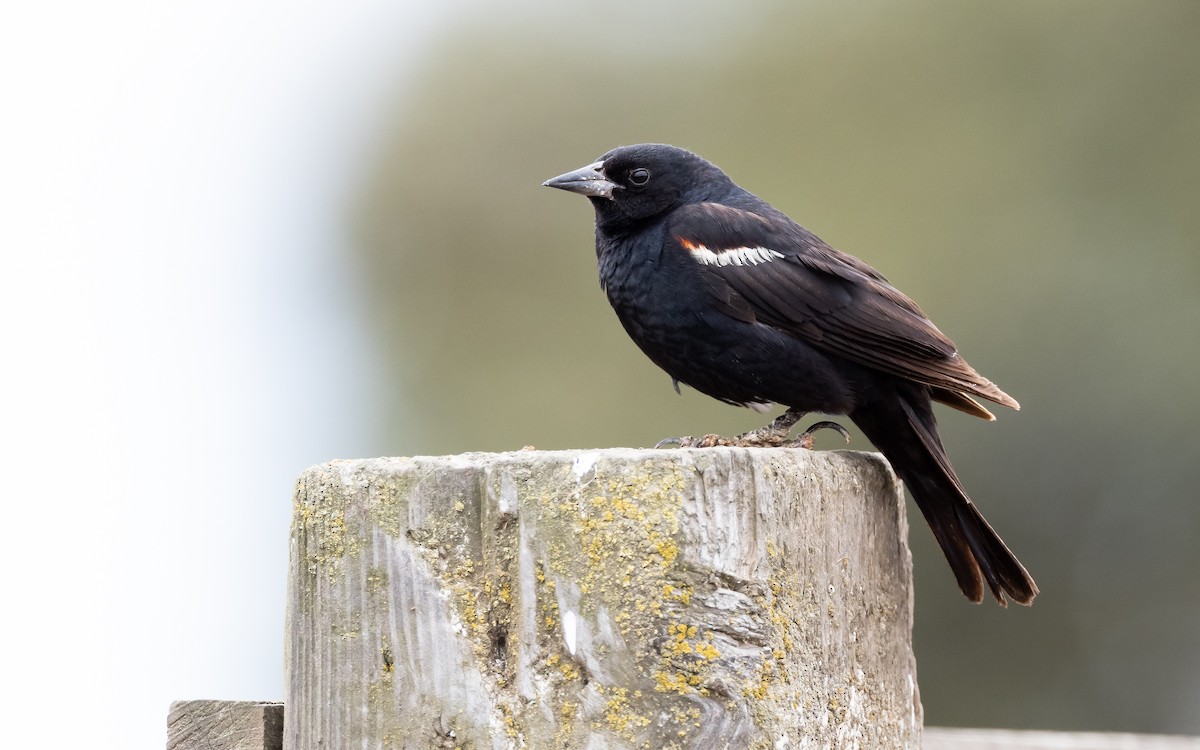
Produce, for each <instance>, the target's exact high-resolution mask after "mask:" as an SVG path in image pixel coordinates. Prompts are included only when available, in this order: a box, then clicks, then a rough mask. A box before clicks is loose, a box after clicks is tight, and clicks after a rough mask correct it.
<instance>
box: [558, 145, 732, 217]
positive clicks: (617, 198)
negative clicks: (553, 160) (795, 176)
mask: <svg viewBox="0 0 1200 750" xmlns="http://www.w3.org/2000/svg"><path fill="white" fill-rule="evenodd" d="M542 184H543V185H545V186H546V187H553V188H559V189H560V190H568V191H570V192H572V193H579V194H580V195H585V196H587V197H588V198H589V199H590V200H591V201H592V205H593V206H595V208H596V221H597V223H598V224H599V225H600V226H601V227H607V228H619V227H620V226H622V225H633V224H639V223H641V222H642V221H644V220H646V219H651V218H653V217H655V216H658V215H660V214H663V213H665V212H667V211H669V210H671V209H672V208H674V207H676V206H679V205H682V204H685V203H692V202H697V201H703V200H709V199H711V197H712V196H714V195H718V194H720V193H721V192H722V191H727V190H728V189H729V188H730V187H731V186H732V185H733V183H732V182H730V180H729V178H728V177H726V176H725V173H724V172H722V171H721V170H720V169H717V168H716V167H715V166H713V165H712V164H710V163H709V162H707V161H705V160H704V159H701V158H700V157H699V156H696V155H695V154H693V153H692V152H691V151H685V150H684V149H681V148H676V147H675V146H667V145H665V144H661V143H643V144H640V145H637V146H621V147H620V148H615V149H613V150H612V151H609V152H608V153H607V154H605V155H604V156H601V157H600V158H599V159H598V160H597V161H595V162H593V163H592V164H589V165H587V166H586V167H581V168H580V169H576V170H574V171H572V172H567V173H566V174H561V175H559V176H558V177H554V178H552V179H549V180H546V181H545V182H544V183H542Z"/></svg>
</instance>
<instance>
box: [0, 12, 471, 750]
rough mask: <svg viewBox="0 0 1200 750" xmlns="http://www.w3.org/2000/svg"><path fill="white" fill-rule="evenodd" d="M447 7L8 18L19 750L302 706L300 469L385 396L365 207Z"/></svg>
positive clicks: (7, 452) (12, 598) (3, 58)
mask: <svg viewBox="0 0 1200 750" xmlns="http://www.w3.org/2000/svg"><path fill="white" fill-rule="evenodd" d="M430 5H431V4H426V3H395V2H384V1H383V0H368V1H367V2H357V3H342V2H333V1H332V0H317V1H316V2H301V3H295V2H289V3H283V2H256V3H242V2H228V1H227V0H225V1H218V2H213V1H212V0H205V2H195V1H193V0H188V1H186V2H173V3H153V2H147V1H144V0H142V1H138V0H125V1H124V2H111V3H101V4H96V3H80V2H67V3H25V4H20V5H19V6H17V4H9V5H8V6H7V7H6V8H5V10H3V11H0V91H2V95H3V110H4V115H3V117H2V120H0V196H2V200H3V203H2V204H0V205H3V219H2V220H0V251H2V252H3V259H4V260H3V264H4V269H3V272H2V274H0V311H2V313H0V320H2V321H3V327H4V335H3V340H4V366H3V369H2V370H0V379H2V387H0V394H2V398H3V418H2V420H0V424H2V426H0V431H2V432H0V435H2V445H0V448H2V453H0V455H2V456H3V465H4V474H5V477H6V478H5V481H4V489H3V492H4V495H5V497H4V507H5V513H4V517H5V522H4V531H3V535H4V542H3V544H0V555H3V558H2V559H3V562H4V567H3V569H4V571H5V572H6V574H7V575H6V578H7V581H8V587H9V590H8V593H7V595H6V597H5V614H4V617H3V619H2V622H3V624H4V630H5V633H4V635H3V641H2V642H3V644H4V645H3V650H4V654H3V661H2V663H3V665H4V667H3V669H4V672H5V678H4V684H5V685H6V687H7V688H8V689H7V690H6V692H8V693H10V694H9V696H8V697H6V699H5V702H4V709H3V713H4V714H5V716H4V722H3V723H4V725H5V740H4V742H5V745H6V746H7V747H13V748H18V747H46V746H60V747H89V748H110V747H111V748H118V747H119V748H134V747H162V746H163V743H164V742H165V739H166V731H165V725H166V717H167V708H168V704H169V703H170V702H171V701H172V700H178V699H189V698H221V699H255V700H279V699H281V698H282V693H283V691H282V675H283V653H282V642H283V631H282V629H283V614H284V582H285V576H286V565H287V529H288V521H289V513H290V491H291V488H292V484H293V482H294V480H295V478H296V476H297V475H298V474H299V473H300V472H301V471H302V470H303V469H304V468H306V467H307V466H309V465H311V464H314V463H318V462H322V461H326V460H329V459H332V458H336V457H347V456H356V455H361V454H363V453H364V452H365V451H366V450H367V447H368V446H369V445H370V437H371V435H370V432H371V428H370V422H369V419H370V415H369V414H367V413H364V412H363V411H362V410H363V408H364V407H363V406H362V405H363V404H368V403H370V399H363V398H361V397H360V396H361V395H362V393H363V391H364V389H365V390H368V391H369V390H370V389H375V388H380V387H383V384H381V383H380V382H378V381H379V380H380V379H381V378H380V376H378V370H377V368H375V367H374V365H373V363H372V362H370V361H364V358H365V357H369V356H370V355H369V353H367V352H368V351H369V350H368V349H367V348H366V347H364V346H360V345H359V343H358V341H357V340H356V339H357V338H358V337H359V335H360V334H359V333H358V332H359V331H360V330H361V328H362V326H361V325H360V321H359V320H358V319H357V318H356V316H357V315H358V314H359V307H358V306H357V305H356V293H355V289H354V288H353V285H352V283H353V282H352V279H351V277H350V275H349V273H348V272H347V270H346V268H345V265H344V264H343V263H342V262H341V261H340V259H339V258H340V256H342V255H343V253H344V248H345V245H346V241H345V228H344V226H343V220H344V219H343V217H344V214H345V207H346V205H347V204H348V203H349V201H350V199H351V191H352V190H353V189H354V188H355V187H356V183H357V181H358V180H359V177H360V174H359V172H360V171H361V170H362V169H363V168H365V165H364V164H363V163H362V162H363V160H364V159H365V158H366V154H367V153H368V152H369V145H370V143H371V142H372V136H373V130H372V129H373V128H374V127H377V126H378V125H379V121H380V119H381V118H380V110H381V108H383V107H385V106H387V105H388V104H389V103H391V102H392V101H394V100H393V99H392V98H391V97H392V96H394V93H395V92H396V91H399V90H401V89H402V88H403V85H404V81H403V80H402V76H403V74H404V72H405V69H406V66H408V64H409V63H411V61H413V60H415V59H416V58H417V55H418V54H419V49H420V45H421V43H422V40H423V39H427V38H428V32H429V31H431V30H432V29H433V28H434V27H435V22H436V19H435V16H436V17H437V18H445V17H448V16H449V14H451V13H454V12H457V10H460V9H461V7H462V6H463V3H441V4H439V5H438V6H437V10H436V12H434V11H432V10H431V7H430ZM398 76H401V78H398ZM372 373H375V375H374V376H373V375H372ZM350 393H354V394H355V396H356V397H355V398H350V397H348V394H350ZM14 694H15V696H14Z"/></svg>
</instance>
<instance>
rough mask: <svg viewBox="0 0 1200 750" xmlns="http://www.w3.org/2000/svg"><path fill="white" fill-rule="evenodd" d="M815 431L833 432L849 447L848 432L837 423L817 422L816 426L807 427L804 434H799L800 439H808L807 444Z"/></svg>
mask: <svg viewBox="0 0 1200 750" xmlns="http://www.w3.org/2000/svg"><path fill="white" fill-rule="evenodd" d="M817 430H833V431H834V432H836V433H837V434H839V435H841V436H842V439H843V440H845V441H846V445H850V431H849V430H847V429H846V428H845V427H842V426H841V425H840V424H838V423H837V422H829V421H825V422H817V423H816V424H814V425H813V426H811V427H809V428H808V429H807V430H805V431H804V432H802V433H800V437H801V438H804V437H807V438H808V439H809V442H812V434H813V433H814V432H816V431H817Z"/></svg>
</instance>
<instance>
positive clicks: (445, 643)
mask: <svg viewBox="0 0 1200 750" xmlns="http://www.w3.org/2000/svg"><path fill="white" fill-rule="evenodd" d="M902 497H903V496H902V494H901V492H900V487H899V484H898V483H897V481H896V479H895V477H894V475H893V474H892V473H891V470H890V469H889V467H888V466H887V464H886V462H884V461H883V460H882V458H880V457H879V456H877V455H874V454H864V453H850V452H810V451H804V450H790V449H742V448H712V449H705V450H659V451H654V450H631V449H613V450H597V451H562V452H542V451H521V452H515V453H504V454H466V455H461V456H451V457H443V458H396V459H376V460H365V461H336V462H333V463H329V464H324V465H321V466H317V467H314V468H312V469H310V470H308V471H307V472H306V473H305V474H304V475H303V476H302V477H301V479H300V481H299V484H298V487H297V490H296V499H295V513H294V517H293V524H292V538H291V563H290V575H289V584H288V585H289V596H288V613H287V631H286V675H285V690H286V704H287V716H286V719H285V728H284V747H285V748H287V749H288V750H306V749H308V748H317V747H328V748H342V747H371V748H477V749H482V748H496V749H500V748H518V747H524V748H535V749H538V748H614V749H616V748H656V749H657V748H680V749H682V748H783V747H792V748H800V747H829V748H841V747H855V748H863V749H864V750H865V749H866V748H901V747H919V746H920V734H921V724H922V716H921V704H920V700H919V698H918V693H917V682H916V672H915V665H914V660H913V655H912V649H911V630H912V579H911V560H910V557H909V552H908V547H907V543H906V538H907V524H906V521H905V516H904V504H903V500H902Z"/></svg>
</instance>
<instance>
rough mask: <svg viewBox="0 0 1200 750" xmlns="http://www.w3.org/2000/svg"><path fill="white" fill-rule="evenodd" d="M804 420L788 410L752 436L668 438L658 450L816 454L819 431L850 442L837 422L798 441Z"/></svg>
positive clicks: (810, 430)
mask: <svg viewBox="0 0 1200 750" xmlns="http://www.w3.org/2000/svg"><path fill="white" fill-rule="evenodd" d="M803 418H804V412H801V411H792V410H791V409H788V410H787V411H785V412H784V413H783V414H780V415H779V416H778V417H776V418H775V419H774V420H773V421H772V422H771V423H770V424H769V425H767V426H765V427H760V428H758V429H757V430H751V431H750V432H744V433H742V434H741V435H738V436H737V437H732V438H727V437H722V436H720V435H704V436H702V437H699V438H695V437H691V436H688V437H678V438H666V439H665V440H660V441H659V442H658V444H657V445H655V446H654V447H655V448H662V447H663V446H664V445H678V446H679V447H680V448H712V447H714V446H718V445H725V446H736V447H739V448H804V449H805V450H812V447H813V433H814V432H816V431H817V430H834V431H835V432H837V433H838V434H839V435H841V436H842V437H843V438H844V439H845V440H846V442H847V443H849V442H850V433H849V432H848V431H847V430H846V428H845V427H842V426H841V425H840V424H838V423H837V422H817V423H816V424H814V425H813V426H812V427H809V428H808V429H807V430H805V431H804V432H802V433H800V434H799V435H797V436H796V437H794V438H793V437H791V436H790V434H791V431H792V427H794V426H795V425H796V423H797V422H799V421H800V420H801V419H803Z"/></svg>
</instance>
